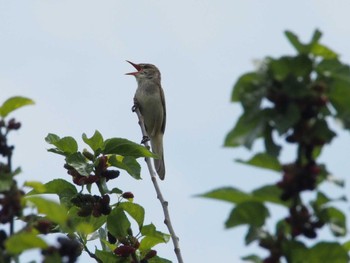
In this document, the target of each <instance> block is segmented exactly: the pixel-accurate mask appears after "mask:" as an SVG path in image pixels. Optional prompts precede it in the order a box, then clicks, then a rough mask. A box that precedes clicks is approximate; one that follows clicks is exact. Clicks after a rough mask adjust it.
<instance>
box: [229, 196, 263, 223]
mask: <svg viewBox="0 0 350 263" xmlns="http://www.w3.org/2000/svg"><path fill="white" fill-rule="evenodd" d="M268 216H269V211H268V210H267V208H266V207H265V206H264V205H263V204H262V203H260V202H255V201H247V202H243V203H239V204H238V205H237V206H236V207H235V208H233V209H232V211H231V213H230V215H229V218H228V219H227V221H226V222H225V226H226V228H231V227H235V226H239V225H245V224H248V225H250V226H255V227H260V226H262V225H263V224H264V223H265V220H266V218H267V217H268Z"/></svg>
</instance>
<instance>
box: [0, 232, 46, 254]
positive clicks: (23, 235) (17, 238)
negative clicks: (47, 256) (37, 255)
mask: <svg viewBox="0 0 350 263" xmlns="http://www.w3.org/2000/svg"><path fill="white" fill-rule="evenodd" d="M5 247H6V251H7V252H9V253H11V254H20V253H22V252H23V251H25V250H28V249H33V248H40V249H45V248H47V247H48V245H47V244H46V243H45V241H44V240H42V239H41V238H40V237H38V236H37V235H36V234H34V233H30V232H19V233H16V234H14V235H12V236H10V237H8V238H7V239H6V241H5Z"/></svg>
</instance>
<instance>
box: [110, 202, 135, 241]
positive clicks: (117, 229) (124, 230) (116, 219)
mask: <svg viewBox="0 0 350 263" xmlns="http://www.w3.org/2000/svg"><path fill="white" fill-rule="evenodd" d="M130 226H131V223H130V221H129V219H128V218H127V216H126V215H125V212H124V210H123V209H122V208H120V207H115V208H114V209H113V210H112V212H111V213H110V214H109V215H108V217H107V229H108V231H109V232H110V233H111V234H112V235H113V236H115V237H117V238H122V237H125V236H127V234H128V229H129V228H130Z"/></svg>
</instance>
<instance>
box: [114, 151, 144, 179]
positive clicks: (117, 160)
mask: <svg viewBox="0 0 350 263" xmlns="http://www.w3.org/2000/svg"><path fill="white" fill-rule="evenodd" d="M108 163H109V165H111V166H114V167H118V168H120V169H123V170H125V171H127V172H128V174H130V175H131V176H132V177H134V178H135V179H141V166H140V164H139V163H138V162H137V161H136V159H135V158H134V157H131V156H125V157H124V156H121V155H115V154H113V155H111V156H109V157H108Z"/></svg>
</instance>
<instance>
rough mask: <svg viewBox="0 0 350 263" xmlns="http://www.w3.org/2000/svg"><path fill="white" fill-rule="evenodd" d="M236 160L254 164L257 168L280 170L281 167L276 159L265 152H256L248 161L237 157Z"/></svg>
mask: <svg viewBox="0 0 350 263" xmlns="http://www.w3.org/2000/svg"><path fill="white" fill-rule="evenodd" d="M236 162H239V163H243V164H248V165H252V166H256V167H259V168H265V169H270V170H273V171H277V172H279V171H281V169H282V166H281V164H280V162H279V161H278V159H277V158H276V157H274V156H271V155H269V154H267V153H258V154H256V155H254V157H253V158H251V159H250V160H248V161H243V160H240V159H237V160H236Z"/></svg>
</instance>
